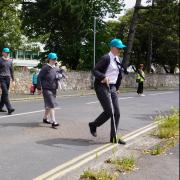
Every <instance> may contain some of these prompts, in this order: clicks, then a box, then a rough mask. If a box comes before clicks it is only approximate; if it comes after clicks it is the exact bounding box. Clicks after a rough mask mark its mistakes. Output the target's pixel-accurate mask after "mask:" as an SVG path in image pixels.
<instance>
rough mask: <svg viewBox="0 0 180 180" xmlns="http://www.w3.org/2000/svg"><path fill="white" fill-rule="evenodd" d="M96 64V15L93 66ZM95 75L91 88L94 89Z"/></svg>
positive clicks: (92, 77) (92, 76) (92, 78)
mask: <svg viewBox="0 0 180 180" xmlns="http://www.w3.org/2000/svg"><path fill="white" fill-rule="evenodd" d="M95 65H96V17H95V16H94V56H93V68H94V67H95ZM94 80H95V77H94V75H93V74H92V73H91V88H92V89H94Z"/></svg>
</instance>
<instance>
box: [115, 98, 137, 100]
mask: <svg viewBox="0 0 180 180" xmlns="http://www.w3.org/2000/svg"><path fill="white" fill-rule="evenodd" d="M132 98H134V97H123V98H118V99H119V100H125V99H132Z"/></svg>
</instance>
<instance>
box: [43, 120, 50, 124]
mask: <svg viewBox="0 0 180 180" xmlns="http://www.w3.org/2000/svg"><path fill="white" fill-rule="evenodd" d="M43 123H45V124H52V123H51V122H50V121H48V120H47V119H43Z"/></svg>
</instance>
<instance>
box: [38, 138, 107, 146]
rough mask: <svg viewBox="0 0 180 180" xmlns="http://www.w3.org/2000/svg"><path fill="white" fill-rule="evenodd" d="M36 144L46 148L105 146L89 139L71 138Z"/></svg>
mask: <svg viewBox="0 0 180 180" xmlns="http://www.w3.org/2000/svg"><path fill="white" fill-rule="evenodd" d="M37 144H43V145H46V146H54V147H59V146H60V145H69V146H92V145H98V144H99V145H100V144H106V143H105V142H103V143H102V142H97V141H93V140H90V139H80V138H77V139H75V138H74V139H72V138H56V139H47V140H43V141H37Z"/></svg>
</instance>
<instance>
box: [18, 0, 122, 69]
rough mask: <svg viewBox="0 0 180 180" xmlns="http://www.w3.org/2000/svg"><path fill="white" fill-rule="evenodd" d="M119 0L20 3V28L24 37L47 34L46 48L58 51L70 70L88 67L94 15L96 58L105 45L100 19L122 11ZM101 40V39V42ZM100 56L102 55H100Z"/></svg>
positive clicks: (90, 64)
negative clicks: (22, 29) (23, 32)
mask: <svg viewBox="0 0 180 180" xmlns="http://www.w3.org/2000/svg"><path fill="white" fill-rule="evenodd" d="M121 7H122V6H121V2H119V0H104V1H101V0H92V1H88V0H79V1H76V0H61V1H59V0H37V1H36V2H26V3H23V8H22V12H23V13H22V18H23V28H24V31H25V33H26V35H27V36H29V37H31V38H32V37H33V38H35V37H39V36H46V37H47V40H46V41H45V43H46V50H48V51H55V52H57V53H58V55H59V57H60V59H62V60H63V63H64V64H65V65H67V67H70V68H72V69H77V67H78V68H79V69H90V68H92V61H93V53H92V52H93V18H94V16H96V18H97V29H98V31H99V33H98V32H97V44H98V46H97V57H99V56H100V54H101V53H102V52H104V48H106V47H107V45H106V43H107V42H106V43H104V42H105V41H104V40H103V39H104V36H105V35H104V34H103V35H101V30H102V29H103V28H104V27H105V26H104V25H103V23H102V19H103V18H104V17H105V16H106V15H107V13H109V15H110V16H112V17H113V16H114V15H115V14H116V13H119V12H120V11H121ZM102 40H103V41H102ZM101 55H102V54H101Z"/></svg>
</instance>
